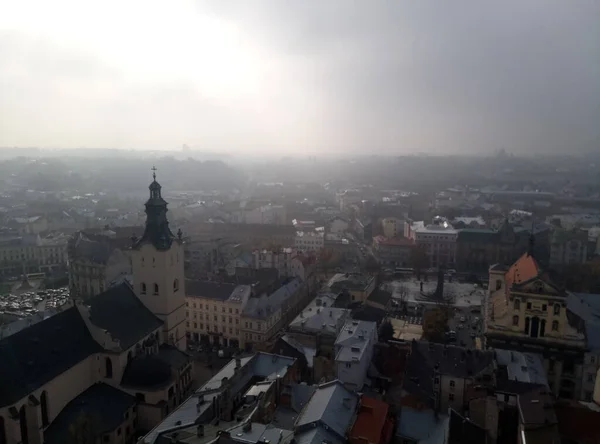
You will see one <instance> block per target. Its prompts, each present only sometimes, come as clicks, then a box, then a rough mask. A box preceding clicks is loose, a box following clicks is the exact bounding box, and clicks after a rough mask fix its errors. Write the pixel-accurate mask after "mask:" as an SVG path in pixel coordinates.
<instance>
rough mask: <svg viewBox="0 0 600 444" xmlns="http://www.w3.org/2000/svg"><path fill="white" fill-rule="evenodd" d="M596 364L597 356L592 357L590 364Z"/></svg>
mask: <svg viewBox="0 0 600 444" xmlns="http://www.w3.org/2000/svg"><path fill="white" fill-rule="evenodd" d="M595 362H596V357H595V356H590V364H594V363H595Z"/></svg>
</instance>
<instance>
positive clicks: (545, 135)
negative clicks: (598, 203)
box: [0, 0, 600, 155]
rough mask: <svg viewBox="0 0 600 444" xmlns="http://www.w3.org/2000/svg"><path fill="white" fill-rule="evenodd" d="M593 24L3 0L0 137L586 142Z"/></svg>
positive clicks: (469, 5) (551, 12)
mask: <svg viewBox="0 0 600 444" xmlns="http://www.w3.org/2000/svg"><path fill="white" fill-rule="evenodd" d="M82 3H86V4H85V5H83V4H82ZM599 22H600V2H597V1H594V0H575V1H571V2H564V1H560V0H526V1H523V0H520V1H519V0H508V1H502V2H499V1H498V2H494V3H493V4H492V3H491V2H479V1H476V0H457V1H455V2H452V3H451V4H450V3H445V2H439V1H431V0H422V1H418V2H414V1H409V0H406V1H404V0H403V1H400V0H399V1H396V2H387V1H384V0H375V1H370V2H352V3H350V2H347V1H344V0H329V1H327V2H322V1H317V0H308V1H291V0H256V1H253V2H246V1H244V0H227V1H223V0H200V1H191V0H189V1H188V0H182V1H178V2H163V1H158V0H150V1H142V0H132V1H127V2H117V1H115V0H108V1H105V2H95V3H94V5H93V6H90V3H88V2H78V1H76V0H56V1H53V2H46V1H43V0H37V1H29V0H23V1H20V2H1V3H0V98H1V99H0V147H1V146H39V147H46V146H55V147H65V148H75V147H81V146H87V147H107V148H109V147H110V148H123V149H128V148H134V149H161V150H162V149H179V148H180V147H181V146H182V145H183V144H186V145H188V146H190V147H192V148H194V149H201V150H208V151H215V152H227V153H233V154H235V153H242V154H248V153H254V152H261V153H266V154H268V153H274V154H275V153H276V154H278V155H286V154H298V153H300V152H304V151H306V152H307V153H319V152H347V153H350V152H352V153H372V154H405V153H410V152H432V153H477V152H486V151H487V152H491V151H493V150H497V149H500V148H504V149H506V150H508V151H513V152H529V153H531V152H540V153H542V152H543V153H561V152H565V153H574V152H586V151H595V150H598V149H599V148H600V125H598V122H600V81H599V80H598V79H600V27H599V26H598V23H599Z"/></svg>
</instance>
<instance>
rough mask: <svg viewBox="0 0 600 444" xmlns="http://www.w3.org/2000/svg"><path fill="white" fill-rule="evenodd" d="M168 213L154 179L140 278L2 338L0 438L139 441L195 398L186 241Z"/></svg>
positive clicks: (136, 268) (4, 443)
mask: <svg viewBox="0 0 600 444" xmlns="http://www.w3.org/2000/svg"><path fill="white" fill-rule="evenodd" d="M166 213H167V203H166V202H165V200H164V199H163V198H162V196H161V187H160V185H159V184H158V182H156V177H155V176H154V180H153V182H152V183H151V185H150V198H149V199H148V201H147V202H146V225H145V229H144V233H143V235H142V236H141V237H140V238H139V239H138V238H134V239H133V244H132V247H131V250H130V253H131V257H132V270H133V284H130V283H128V282H123V283H121V284H119V285H116V286H113V287H111V288H108V289H107V290H104V291H102V292H100V293H99V294H97V295H95V296H92V297H90V298H88V299H85V300H83V301H82V300H81V299H80V298H77V300H74V302H73V303H72V304H71V305H70V307H68V308H66V309H64V310H63V311H61V312H60V313H58V314H56V315H54V316H52V317H50V318H48V319H46V320H44V321H41V322H38V323H36V324H34V325H32V326H30V327H28V328H26V329H23V330H21V331H18V332H17V333H14V334H13V335H10V336H7V337H5V338H3V339H2V340H0V444H17V443H21V444H42V443H47V444H54V443H60V444H65V443H71V442H72V443H81V442H103V443H109V444H110V443H125V442H133V441H134V440H135V438H136V436H138V435H139V434H140V433H144V432H147V431H149V430H151V429H152V428H153V427H154V426H155V425H156V424H158V423H159V422H160V421H161V420H162V419H163V418H164V417H166V416H167V415H168V414H169V413H170V412H171V411H172V410H173V409H174V408H175V407H177V406H178V405H179V404H180V403H181V402H182V401H183V400H185V399H186V398H187V397H188V395H189V394H190V392H191V387H192V365H193V361H192V359H191V357H190V356H189V355H187V354H186V353H185V351H184V350H185V347H186V340H185V328H184V327H183V325H185V324H183V322H185V283H184V278H183V241H182V235H181V232H179V233H178V234H177V235H174V234H173V233H172V232H171V230H170V228H169V224H168V220H167V216H166Z"/></svg>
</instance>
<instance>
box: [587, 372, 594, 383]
mask: <svg viewBox="0 0 600 444" xmlns="http://www.w3.org/2000/svg"><path fill="white" fill-rule="evenodd" d="M587 380H588V382H594V374H593V373H588V375H587Z"/></svg>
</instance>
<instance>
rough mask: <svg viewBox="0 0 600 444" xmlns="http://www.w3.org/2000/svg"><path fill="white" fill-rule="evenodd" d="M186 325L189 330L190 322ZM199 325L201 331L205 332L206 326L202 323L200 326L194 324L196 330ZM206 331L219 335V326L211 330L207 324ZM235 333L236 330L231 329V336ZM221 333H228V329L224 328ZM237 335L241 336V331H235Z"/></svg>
mask: <svg viewBox="0 0 600 444" xmlns="http://www.w3.org/2000/svg"><path fill="white" fill-rule="evenodd" d="M185 324H186V325H187V327H188V328H189V327H190V321H186V323H185ZM198 325H200V330H204V327H205V325H204V324H203V323H202V322H201V323H200V324H198V323H197V322H194V329H196V330H197V329H198ZM206 331H208V332H210V331H213V332H215V333H219V326H218V325H214V326H213V328H212V330H211V328H210V324H206ZM233 332H234V329H233V328H232V327H229V334H230V335H232V334H233ZM221 333H227V327H222V328H221ZM235 334H236V336H238V335H239V334H240V331H239V330H238V329H237V328H236V329H235Z"/></svg>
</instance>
